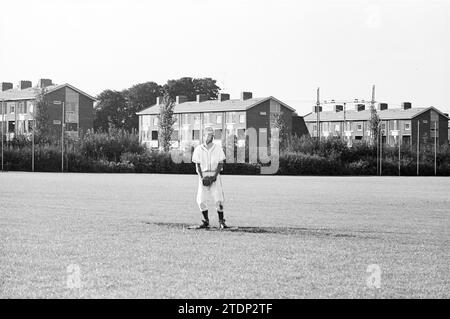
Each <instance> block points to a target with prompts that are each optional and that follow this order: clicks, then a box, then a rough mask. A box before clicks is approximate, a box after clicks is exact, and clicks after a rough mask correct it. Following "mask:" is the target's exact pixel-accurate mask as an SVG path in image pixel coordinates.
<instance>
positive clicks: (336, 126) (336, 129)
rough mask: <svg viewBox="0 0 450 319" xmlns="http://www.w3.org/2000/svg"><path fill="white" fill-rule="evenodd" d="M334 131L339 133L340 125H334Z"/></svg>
mask: <svg viewBox="0 0 450 319" xmlns="http://www.w3.org/2000/svg"><path fill="white" fill-rule="evenodd" d="M334 130H335V131H336V132H339V131H340V130H341V125H340V124H335V125H334Z"/></svg>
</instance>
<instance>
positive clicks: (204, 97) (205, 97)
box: [197, 94, 208, 103]
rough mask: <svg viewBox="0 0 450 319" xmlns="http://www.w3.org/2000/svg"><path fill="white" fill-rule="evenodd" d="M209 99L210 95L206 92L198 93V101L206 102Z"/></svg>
mask: <svg viewBox="0 0 450 319" xmlns="http://www.w3.org/2000/svg"><path fill="white" fill-rule="evenodd" d="M205 101H208V95H206V94H197V102H198V103H200V102H205Z"/></svg>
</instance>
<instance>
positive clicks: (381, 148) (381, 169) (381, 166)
mask: <svg viewBox="0 0 450 319" xmlns="http://www.w3.org/2000/svg"><path fill="white" fill-rule="evenodd" d="M381 175H383V132H382V130H381V127H380V176H381Z"/></svg>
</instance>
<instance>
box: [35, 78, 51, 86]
mask: <svg viewBox="0 0 450 319" xmlns="http://www.w3.org/2000/svg"><path fill="white" fill-rule="evenodd" d="M51 85H53V82H52V80H50V79H39V81H38V87H40V88H46V87H47V86H51Z"/></svg>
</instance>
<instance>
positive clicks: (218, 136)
mask: <svg viewBox="0 0 450 319" xmlns="http://www.w3.org/2000/svg"><path fill="white" fill-rule="evenodd" d="M214 138H215V139H218V140H221V139H222V130H221V129H218V130H214Z"/></svg>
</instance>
